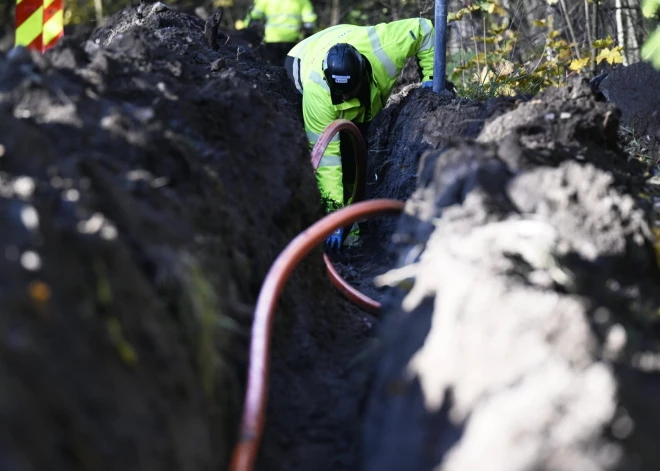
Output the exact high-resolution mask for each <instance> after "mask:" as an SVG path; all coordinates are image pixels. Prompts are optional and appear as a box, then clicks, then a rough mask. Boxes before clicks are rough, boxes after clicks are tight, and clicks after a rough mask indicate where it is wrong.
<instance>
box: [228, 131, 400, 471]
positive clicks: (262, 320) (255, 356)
mask: <svg viewBox="0 0 660 471" xmlns="http://www.w3.org/2000/svg"><path fill="white" fill-rule="evenodd" d="M342 130H345V131H348V132H349V133H350V135H351V140H352V142H353V146H354V148H355V149H356V166H357V169H356V179H357V182H356V185H355V187H354V190H353V197H352V201H353V203H352V204H351V205H349V206H347V207H345V208H342V209H339V210H337V211H335V212H333V213H331V214H329V215H327V216H326V217H324V218H323V219H321V220H319V221H317V222H316V223H314V224H313V225H312V226H310V227H309V228H308V229H306V230H305V231H303V232H301V233H300V234H299V235H298V236H296V238H295V239H293V240H292V241H291V242H290V243H289V244H288V245H287V246H286V248H285V249H284V250H283V251H282V253H280V255H279V256H278V257H277V258H276V259H275V262H274V263H273V265H272V266H271V267H270V270H269V271H268V274H267V275H266V278H265V280H264V283H263V285H262V286H261V291H260V292H259V297H258V298H257V305H256V308H255V312H254V320H253V323H252V336H251V341H250V362H249V368H248V383H247V390H246V395H245V403H244V405H243V416H242V419H241V428H240V436H239V441H238V443H237V444H236V447H235V448H234V452H233V456H232V461H231V464H230V470H231V471H252V470H253V469H254V464H255V462H256V458H257V452H258V450H259V444H260V442H261V437H262V434H263V429H264V419H265V413H266V399H267V397H268V373H269V362H270V357H269V355H268V352H269V350H270V332H271V329H272V325H273V315H274V313H275V307H276V305H277V300H278V298H279V296H280V294H281V292H282V290H283V289H284V284H285V283H286V281H287V279H288V278H289V276H290V275H291V273H292V272H293V270H294V269H295V267H296V265H297V264H298V263H299V262H300V261H301V260H302V259H303V258H304V257H305V256H306V255H307V254H308V253H309V252H310V251H311V250H312V249H313V248H314V247H316V246H317V245H319V244H321V243H322V242H323V241H324V240H325V239H326V238H327V237H328V236H329V235H330V234H332V233H333V232H334V231H335V230H336V229H337V228H339V227H344V226H346V225H349V224H353V223H355V222H357V221H359V220H362V219H365V218H367V217H372V216H377V215H382V214H392V215H398V214H400V213H401V212H402V211H403V208H404V205H405V203H404V202H403V201H398V200H391V199H376V200H371V201H357V202H356V200H359V199H362V198H363V197H364V180H365V179H364V176H365V175H366V148H365V146H364V141H363V139H362V136H361V134H360V131H359V130H358V129H357V126H355V125H354V124H353V123H352V122H350V121H348V120H336V121H333V122H332V123H331V124H330V125H329V126H328V127H327V128H326V129H325V130H324V131H323V133H322V134H321V136H320V137H319V139H318V141H317V143H316V145H315V146H314V149H313V150H312V165H313V166H314V171H316V169H317V168H318V165H319V163H320V161H321V156H322V155H323V151H325V148H326V147H327V145H328V144H329V143H330V141H331V139H332V138H333V137H334V135H335V134H337V133H338V132H339V131H342ZM360 187H361V188H360ZM360 192H362V193H360ZM324 261H325V263H326V266H327V268H328V273H329V274H330V277H331V279H332V281H333V283H334V284H335V286H338V285H339V286H338V287H340V286H341V287H340V290H341V291H342V293H344V295H345V296H347V297H348V298H349V299H350V300H351V301H353V302H355V303H356V304H358V305H361V306H363V307H366V308H367V310H371V311H372V312H373V311H374V310H376V311H377V310H378V309H380V304H378V303H377V302H376V301H373V300H371V299H370V298H368V297H367V296H365V295H363V294H362V293H360V292H359V291H357V290H355V289H354V288H352V287H351V286H350V285H349V284H348V283H346V282H345V281H344V280H343V279H342V278H341V277H340V276H339V274H337V273H336V271H335V270H334V268H333V267H332V264H331V263H330V260H329V259H328V257H327V255H325V254H324ZM333 273H334V275H333Z"/></svg>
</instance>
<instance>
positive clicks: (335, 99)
mask: <svg viewBox="0 0 660 471" xmlns="http://www.w3.org/2000/svg"><path fill="white" fill-rule="evenodd" d="M362 59H363V60H364V64H365V65H366V70H365V71H364V76H363V77H362V80H361V81H360V82H361V83H360V88H359V89H358V91H357V93H356V94H355V96H354V97H351V98H357V99H358V100H360V105H362V106H363V107H364V108H365V110H366V114H367V118H368V120H371V74H372V69H371V64H370V63H369V61H368V60H367V58H366V57H364V56H362ZM330 98H331V99H332V104H333V105H339V104H340V103H343V102H345V101H348V100H344V98H343V97H342V96H341V94H339V93H336V92H334V91H332V90H331V91H330Z"/></svg>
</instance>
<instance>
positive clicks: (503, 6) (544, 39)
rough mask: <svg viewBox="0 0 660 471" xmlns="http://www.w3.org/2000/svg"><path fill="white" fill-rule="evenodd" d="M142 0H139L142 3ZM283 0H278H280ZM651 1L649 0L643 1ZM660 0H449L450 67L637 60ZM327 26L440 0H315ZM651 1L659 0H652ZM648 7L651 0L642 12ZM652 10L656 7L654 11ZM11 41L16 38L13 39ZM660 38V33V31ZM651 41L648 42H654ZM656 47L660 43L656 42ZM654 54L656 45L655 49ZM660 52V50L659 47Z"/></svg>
mask: <svg viewBox="0 0 660 471" xmlns="http://www.w3.org/2000/svg"><path fill="white" fill-rule="evenodd" d="M138 1H139V0H134V4H137V2H138ZM252 1H253V0H166V1H165V2H164V3H166V4H167V5H168V6H170V7H173V8H178V9H181V10H183V11H186V12H187V13H191V14H196V15H198V16H200V17H202V18H203V19H205V18H206V17H208V15H209V14H211V13H212V12H213V11H214V10H215V9H217V8H224V9H225V16H224V18H223V22H224V25H223V26H224V27H225V28H227V29H231V28H234V27H239V28H240V27H241V25H242V20H243V18H245V15H246V13H247V12H248V10H249V8H250V7H251V5H252ZM273 1H277V0H273ZM642 2H644V5H643V4H642ZM659 2H660V0H475V1H470V0H449V11H450V18H449V22H450V23H449V30H448V61H449V63H448V74H449V78H450V79H451V80H452V81H453V82H454V83H455V84H456V85H457V86H458V87H459V88H460V89H461V90H463V91H464V94H466V95H470V96H472V97H475V98H476V97H480V96H481V97H488V96H491V95H498V94H513V93H514V91H518V92H529V93H534V92H536V91H538V90H540V89H542V88H544V87H546V86H549V85H558V84H561V83H562V82H563V80H565V79H566V77H567V76H568V75H570V74H574V73H577V72H581V73H586V74H589V75H594V74H597V73H598V72H599V71H600V70H601V69H602V68H603V67H607V66H608V65H615V64H624V65H626V64H630V63H633V62H637V61H639V60H640V58H641V57H642V47H643V45H644V42H645V41H646V40H647V38H648V37H649V33H650V32H652V31H653V29H654V28H655V25H656V24H657V22H656V20H655V18H654V17H656V16H657V8H655V9H654V8H651V7H652V6H653V5H658V4H659ZM312 3H313V5H314V7H315V9H316V12H317V14H318V15H319V28H324V27H327V26H330V25H333V24H337V23H353V24H360V25H363V24H376V23H379V22H383V21H392V20H397V19H400V18H408V17H414V16H423V17H427V18H430V19H433V8H434V2H433V0H312ZM127 4H128V2H127V0H65V10H66V11H65V23H66V24H67V29H68V30H71V29H72V28H74V27H76V25H97V24H99V23H100V22H102V21H104V19H105V18H108V17H109V16H110V15H112V14H114V13H116V12H117V11H119V10H121V9H122V8H124V7H125V6H126V5H127ZM649 5H651V7H649ZM14 7H15V0H14V1H8V0H0V25H4V31H0V33H4V36H5V37H7V36H10V37H11V36H13V28H12V25H13V22H14ZM642 7H645V11H644V13H645V14H646V16H647V17H650V18H647V17H645V16H644V15H643V14H642ZM651 10H652V12H651V13H650V14H649V11H651ZM5 41H9V39H6V40H5ZM658 41H660V38H658ZM647 49H648V47H647ZM655 49H656V52H657V51H660V47H658V48H655ZM647 55H648V53H647ZM658 55H660V53H658Z"/></svg>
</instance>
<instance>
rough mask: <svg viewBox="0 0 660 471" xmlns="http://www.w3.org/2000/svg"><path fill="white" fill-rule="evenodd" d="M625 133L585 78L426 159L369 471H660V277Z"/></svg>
mask: <svg viewBox="0 0 660 471" xmlns="http://www.w3.org/2000/svg"><path fill="white" fill-rule="evenodd" d="M411 103H412V102H411ZM405 106H406V105H404V107H403V109H402V110H401V111H400V114H401V115H403V114H404V113H405ZM445 112H446V111H445V110H442V111H441V110H438V111H436V113H438V114H439V115H440V116H442V115H443V114H444V113H445ZM562 113H563V114H562ZM550 114H552V115H553V116H552V117H551V116H550ZM617 121H618V116H617V114H616V112H614V110H613V108H612V105H608V104H606V103H602V102H598V101H596V100H595V98H594V96H593V95H591V93H590V91H589V87H588V85H587V84H586V82H583V81H580V80H578V81H576V82H573V83H572V84H571V85H570V86H568V87H565V88H562V89H559V90H549V91H548V92H546V93H544V94H542V95H540V96H539V97H537V98H536V99H535V100H533V101H532V102H529V103H525V104H522V105H520V106H519V107H518V108H517V109H515V110H513V111H511V112H509V113H506V114H503V115H501V116H500V117H498V118H495V119H492V120H490V121H489V122H488V123H487V124H486V126H485V127H484V128H483V130H482V131H481V134H480V135H479V137H478V139H477V141H478V142H474V141H469V140H467V141H461V142H455V143H452V144H450V145H449V147H448V149H447V150H445V151H444V152H443V151H441V150H440V151H430V152H427V153H426V154H425V155H424V157H423V160H422V163H421V165H420V170H419V176H418V179H417V189H416V190H415V192H414V194H413V195H412V198H411V199H410V200H409V202H408V206H407V215H406V216H405V217H404V218H403V220H402V221H401V222H400V225H399V228H398V231H397V234H396V239H395V240H397V241H398V247H399V262H398V266H399V268H398V269H395V270H393V271H391V272H390V273H388V274H386V275H384V276H382V277H381V278H380V283H381V284H389V285H392V286H396V287H398V289H399V291H400V293H401V294H400V296H401V297H400V300H401V303H400V307H399V308H392V309H391V310H390V311H389V314H388V317H387V319H386V322H385V324H384V325H383V328H382V337H383V339H382V345H381V346H380V348H379V349H378V351H377V352H376V354H375V357H377V360H375V363H376V366H375V377H374V383H373V390H372V394H371V396H370V399H369V404H368V411H367V417H366V428H365V442H364V453H363V457H364V465H363V468H362V469H365V470H390V469H391V470H395V469H396V470H398V469H407V470H429V469H442V470H444V469H451V470H478V469H496V470H500V469H501V470H511V469H553V470H557V469H562V470H576V469H581V470H584V469H599V470H602V469H626V470H632V469H640V470H653V469H657V468H658V466H659V465H660V463H659V462H658V455H657V453H656V451H655V447H654V446H653V444H652V440H650V439H649V435H648V434H649V433H650V434H651V435H650V436H654V433H653V432H652V430H653V424H654V423H657V420H658V419H660V417H659V416H658V413H660V410H659V409H658V407H657V406H655V405H654V403H655V395H656V394H657V390H658V387H660V375H658V374H657V372H656V371H655V366H649V365H657V363H655V359H656V358H657V352H658V344H657V334H656V333H655V332H657V330H656V329H657V324H658V322H657V315H656V310H657V306H658V305H659V303H660V299H659V298H658V295H657V285H658V283H659V282H660V274H659V272H658V268H657V265H656V262H655V256H654V251H653V236H652V234H651V231H650V229H649V225H648V222H647V217H646V216H647V214H646V213H645V212H644V211H643V210H642V209H640V208H639V207H638V206H637V204H636V202H635V200H634V199H633V198H632V197H631V196H630V195H628V194H625V193H624V191H625V189H626V188H628V187H629V185H630V181H631V180H632V181H637V180H636V179H638V178H639V175H638V171H639V172H641V171H643V169H637V168H636V167H630V166H629V163H628V162H627V160H626V158H625V156H624V155H623V154H622V153H621V151H619V150H618V149H617V148H616V145H615V140H616V135H617V125H618V122H617ZM401 123H402V124H400V125H399V126H400V127H401V126H410V127H412V126H413V125H412V124H410V123H406V122H404V121H401ZM418 127H419V128H421V127H423V128H424V129H425V130H426V135H428V134H430V132H432V128H430V127H429V124H428V123H426V124H420V125H418ZM399 129H400V128H399ZM394 132H397V130H394ZM417 132H418V133H419V132H420V131H419V130H418V131H417ZM604 169H607V170H608V171H605V170H604ZM616 175H618V176H616ZM624 175H627V176H628V177H627V178H623V176H624ZM644 358H646V360H643V359H644ZM650 358H653V360H650ZM654 391H655V392H654Z"/></svg>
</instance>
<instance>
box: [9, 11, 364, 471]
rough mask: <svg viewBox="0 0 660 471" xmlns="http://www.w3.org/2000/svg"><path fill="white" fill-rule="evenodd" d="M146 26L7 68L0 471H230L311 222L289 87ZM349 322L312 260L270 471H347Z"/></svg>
mask: <svg viewBox="0 0 660 471" xmlns="http://www.w3.org/2000/svg"><path fill="white" fill-rule="evenodd" d="M141 8H143V10H140V11H138V10H136V9H135V8H128V9H126V10H125V11H123V12H121V13H120V14H118V15H117V16H115V17H114V18H113V19H111V20H110V21H109V22H108V24H107V25H106V26H105V27H103V28H101V29H99V30H97V31H96V32H94V33H93V35H92V36H91V38H90V40H89V41H80V40H79V39H78V38H73V37H68V38H65V39H64V40H63V41H62V42H61V43H60V44H59V45H58V47H57V48H55V49H54V50H52V51H50V52H48V53H47V54H46V55H45V56H43V57H42V56H40V55H37V54H32V55H30V54H29V53H27V51H26V50H24V49H16V50H12V51H11V52H9V53H8V54H7V55H0V183H1V185H0V218H2V227H3V230H2V231H1V233H0V253H1V254H3V255H4V257H3V258H2V261H1V262H0V299H1V302H2V305H3V306H4V313H5V314H4V315H3V317H2V320H0V349H1V351H2V355H1V356H0V357H1V358H0V383H2V384H3V388H2V389H1V391H0V417H2V423H3V424H4V425H3V427H1V428H0V430H1V431H0V463H2V465H0V467H2V468H3V469H13V470H28V469H52V470H60V469H62V470H64V469H66V470H76V469H95V470H116V469H150V470H170V469H171V470H188V469H191V470H192V469H196V470H197V469H222V467H223V466H224V465H225V464H226V462H227V460H228V457H229V453H230V452H231V447H232V444H233V441H234V439H235V436H236V431H237V421H238V418H239V414H240V410H241V404H240V402H241V400H242V393H243V391H242V390H243V384H244V380H245V366H246V361H247V355H246V347H247V342H248V338H249V326H250V323H251V316H252V309H253V305H254V302H255V300H256V296H257V294H258V290H259V288H260V285H261V282H262V281H263V278H264V276H265V274H266V271H267V270H268V268H269V267H270V264H271V263H272V262H273V260H274V259H275V257H276V256H277V255H278V253H279V252H280V251H281V250H282V249H283V248H284V246H285V245H286V244H287V243H288V242H289V241H290V240H291V239H292V238H293V237H294V236H295V235H297V234H298V233H299V232H300V231H302V230H303V229H305V228H306V227H308V226H309V225H310V224H311V223H312V222H313V221H314V220H315V219H316V218H317V217H318V216H319V210H320V204H319V197H318V191H317V189H316V185H315V182H314V178H313V175H312V173H311V171H310V170H311V168H310V164H309V152H308V149H307V142H306V139H305V134H304V131H303V129H302V121H301V116H300V111H299V110H300V96H299V94H298V93H297V92H296V91H295V89H294V87H293V85H292V84H291V83H290V82H289V81H288V79H287V78H286V76H285V72H284V70H282V69H281V68H276V67H266V66H263V65H261V64H260V63H258V62H255V61H253V60H252V59H251V56H250V52H249V51H243V50H242V49H240V48H239V47H238V46H234V45H232V42H231V41H230V42H228V43H227V44H226V45H224V44H221V45H220V47H219V49H218V50H217V51H214V50H212V49H210V48H209V47H207V45H206V43H205V41H204V24H203V22H201V20H199V19H197V18H195V17H192V16H188V15H184V14H181V13H177V12H174V11H172V10H169V9H168V8H167V7H166V6H164V5H163V4H160V3H156V4H151V5H146V6H143V7H141ZM354 314H355V311H354V310H353V308H351V307H349V306H347V304H345V303H342V302H341V301H340V302H339V303H338V302H337V299H336V298H335V294H334V293H333V292H332V291H331V288H330V284H329V282H328V281H327V279H326V275H325V273H324V271H323V269H322V268H321V263H320V252H317V253H315V254H314V256H312V257H311V258H310V259H309V260H308V261H307V262H305V263H303V265H302V266H301V267H300V268H299V269H298V270H297V272H296V275H295V276H294V278H293V280H292V281H291V282H290V283H289V284H288V285H287V289H286V292H285V294H284V297H283V298H282V301H281V308H280V310H279V311H278V320H277V322H276V326H275V341H274V345H273V382H272V385H271V400H272V401H273V403H275V404H277V408H275V409H273V408H269V416H268V421H267V431H266V439H265V442H264V445H263V453H262V457H263V458H264V460H267V462H277V463H279V465H280V466H281V468H282V469H299V468H300V469H302V468H305V469H311V468H314V469H341V468H342V466H344V467H349V466H350V465H351V459H352V456H353V452H352V450H351V443H353V442H354V441H355V434H356V433H357V422H356V418H355V417H356V414H355V409H356V408H357V404H358V401H359V400H360V393H361V390H362V389H361V384H363V376H360V374H359V372H358V373H354V372H353V371H348V370H347V368H348V367H347V365H349V362H350V361H351V360H352V359H353V358H354V357H355V355H356V352H357V348H358V346H359V345H360V344H361V343H362V341H363V339H364V337H365V336H366V335H368V330H369V326H368V324H367V323H366V322H365V321H363V317H364V316H362V315H360V316H359V317H354ZM330 344H332V345H335V344H338V345H339V347H338V348H339V353H337V351H335V350H331V349H330V348H329V347H328V345H330ZM312 373H313V374H312ZM353 376H355V378H356V379H355V381H352V380H351V378H352V377H353ZM329 404H332V407H331V408H328V405H329ZM329 409H331V410H329ZM291 437H294V438H293V439H292V438H291ZM338 461H340V462H342V463H343V464H342V465H338V464H337V463H338Z"/></svg>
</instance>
